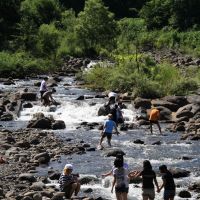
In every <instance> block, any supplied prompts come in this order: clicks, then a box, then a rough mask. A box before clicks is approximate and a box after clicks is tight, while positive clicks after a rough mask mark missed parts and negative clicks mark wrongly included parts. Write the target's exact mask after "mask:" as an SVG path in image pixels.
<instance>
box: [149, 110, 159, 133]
mask: <svg viewBox="0 0 200 200" xmlns="http://www.w3.org/2000/svg"><path fill="white" fill-rule="evenodd" d="M159 119H160V111H159V110H158V109H157V108H152V109H151V110H150V114H149V122H150V131H151V134H153V129H152V126H153V124H157V126H158V129H159V131H160V134H162V132H161V127H160V124H159Z"/></svg>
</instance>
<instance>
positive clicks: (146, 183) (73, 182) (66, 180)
mask: <svg viewBox="0 0 200 200" xmlns="http://www.w3.org/2000/svg"><path fill="white" fill-rule="evenodd" d="M72 170H73V166H72V165H71V164H66V165H65V167H64V170H63V173H62V174H61V176H60V179H59V184H60V189H61V191H62V192H65V197H66V198H71V196H72V195H73V194H75V196H77V195H78V192H79V191H80V182H79V180H78V177H79V176H78V175H77V174H72ZM159 171H160V173H161V175H162V181H163V182H162V184H161V186H159V185H158V182H157V179H156V173H155V171H154V170H153V169H152V165H151V163H150V161H149V160H145V161H144V162H143V169H142V170H141V171H135V170H134V171H131V172H129V169H128V165H127V163H125V162H124V160H123V155H121V154H120V155H117V156H116V159H115V160H114V166H113V167H112V169H111V170H110V171H109V172H108V173H106V174H102V178H105V177H106V176H113V181H112V186H111V193H113V190H114V189H115V195H116V199H117V200H127V199H128V192H129V182H130V181H131V180H132V179H134V178H137V177H141V178H142V198H143V200H154V199H155V186H156V191H157V192H158V193H159V192H160V191H161V190H162V189H163V188H164V193H163V199H164V200H174V197H175V193H176V186H175V183H174V179H173V175H172V174H171V172H170V171H169V170H168V169H167V166H166V165H161V166H160V167H159ZM154 184H155V186H154Z"/></svg>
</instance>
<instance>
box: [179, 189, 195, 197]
mask: <svg viewBox="0 0 200 200" xmlns="http://www.w3.org/2000/svg"><path fill="white" fill-rule="evenodd" d="M178 196H179V197H181V198H191V197H192V195H191V194H190V192H188V191H186V190H182V191H180V192H179V194H178Z"/></svg>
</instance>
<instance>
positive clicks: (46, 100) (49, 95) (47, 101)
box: [42, 88, 56, 106]
mask: <svg viewBox="0 0 200 200" xmlns="http://www.w3.org/2000/svg"><path fill="white" fill-rule="evenodd" d="M55 92H56V90H55V89H54V88H52V90H51V91H46V92H45V93H44V94H43V96H42V99H43V105H44V106H50V105H51V102H53V103H54V102H56V101H55V100H54V98H53V97H52V94H53V93H55Z"/></svg>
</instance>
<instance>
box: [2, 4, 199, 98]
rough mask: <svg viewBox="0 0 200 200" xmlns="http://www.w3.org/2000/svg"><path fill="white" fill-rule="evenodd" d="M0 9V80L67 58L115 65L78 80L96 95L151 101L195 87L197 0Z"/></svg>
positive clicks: (50, 68) (51, 67) (44, 69)
mask: <svg viewBox="0 0 200 200" xmlns="http://www.w3.org/2000/svg"><path fill="white" fill-rule="evenodd" d="M114 4H115V5H114ZM0 7H1V10H2V11H3V12H2V20H1V22H0V23H1V25H2V30H1V32H0V39H1V40H0V41H1V42H0V44H1V48H0V74H1V77H2V78H9V77H11V78H24V77H26V76H31V75H32V76H35V75H38V74H44V73H52V72H56V71H58V70H59V69H61V68H62V67H63V65H65V62H66V60H67V61H68V60H69V59H70V58H71V57H74V58H81V57H82V58H90V59H91V58H97V57H101V58H106V59H108V60H112V61H113V62H114V65H113V66H112V67H103V68H102V67H99V66H98V65H97V66H96V67H94V68H93V69H92V70H90V71H88V72H87V73H86V72H84V73H82V74H80V73H79V74H78V76H77V77H78V78H80V79H81V80H84V81H85V84H86V85H87V86H90V87H91V88H93V89H96V90H107V89H110V90H115V91H120V92H125V91H126V92H132V93H133V96H141V97H145V98H155V97H163V96H166V95H187V94H189V93H191V92H193V91H195V90H197V89H198V88H199V85H200V69H199V65H200V60H199V59H198V57H199V55H200V53H199V50H200V39H199V33H200V28H199V27H200V24H199V21H200V20H199V19H200V15H199V13H198V10H199V9H198V8H200V3H199V2H197V1H190V3H189V5H188V2H187V1H186V0H184V1H181V2H179V5H178V4H177V2H174V1H172V0H148V1H147V0H143V1H135V2H132V1H129V0H126V2H125V3H124V4H123V6H122V4H120V1H116V2H115V3H112V2H108V1H106V0H87V1H81V0H80V1H76V3H72V2H71V1H67V2H64V1H62V0H47V1H44V0H25V1H6V2H2V3H1V5H0ZM182 8H187V9H182ZM186 16H187V17H186ZM154 52H157V54H156V55H153V53H154ZM160 52H164V55H161V54H162V53H160ZM169 52H174V53H172V54H171V55H170V56H168V57H167V55H168V54H169ZM155 56H157V57H159V58H160V59H157V58H156V57H155ZM180 56H181V57H182V60H181V59H179V58H180ZM172 57H173V59H172ZM191 61H192V62H191ZM77 71H78V70H77Z"/></svg>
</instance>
